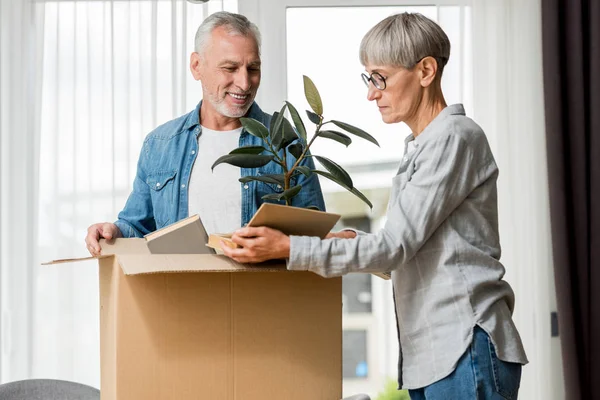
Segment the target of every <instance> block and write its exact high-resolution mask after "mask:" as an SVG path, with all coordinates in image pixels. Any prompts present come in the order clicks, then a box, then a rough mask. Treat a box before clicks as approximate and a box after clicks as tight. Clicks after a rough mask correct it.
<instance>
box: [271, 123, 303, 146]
mask: <svg viewBox="0 0 600 400" xmlns="http://www.w3.org/2000/svg"><path fill="white" fill-rule="evenodd" d="M281 127H282V132H283V134H282V135H281V142H273V145H274V146H276V149H277V150H281V149H283V148H285V147H287V146H288V145H289V144H290V143H292V142H293V141H294V140H298V135H297V134H296V131H295V130H294V127H293V126H292V124H290V121H288V119H287V118H285V117H283V119H282V121H281Z"/></svg>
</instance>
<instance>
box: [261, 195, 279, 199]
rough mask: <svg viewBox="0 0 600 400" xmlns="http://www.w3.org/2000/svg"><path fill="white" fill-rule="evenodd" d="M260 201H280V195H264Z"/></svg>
mask: <svg viewBox="0 0 600 400" xmlns="http://www.w3.org/2000/svg"><path fill="white" fill-rule="evenodd" d="M261 199H263V200H281V193H270V194H265V195H264V196H263V197H261Z"/></svg>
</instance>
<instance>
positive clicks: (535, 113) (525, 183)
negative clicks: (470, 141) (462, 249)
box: [472, 0, 564, 399]
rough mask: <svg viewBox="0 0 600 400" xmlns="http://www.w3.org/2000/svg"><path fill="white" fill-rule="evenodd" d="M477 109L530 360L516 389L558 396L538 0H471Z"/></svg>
mask: <svg viewBox="0 0 600 400" xmlns="http://www.w3.org/2000/svg"><path fill="white" fill-rule="evenodd" d="M472 20H473V32H474V35H473V87H474V89H475V90H474V116H475V120H476V121H477V122H478V123H480V124H481V126H482V127H483V129H484V130H485V132H486V134H487V135H488V138H489V139H490V143H491V146H492V150H493V151H494V155H495V157H496V161H497V163H498V165H499V168H500V177H499V181H498V193H499V199H498V200H499V223H500V239H501V244H502V261H503V263H504V265H505V266H506V269H507V274H506V279H507V280H508V281H509V282H510V283H511V285H512V286H513V289H514V290H515V293H516V296H517V298H516V310H515V315H514V318H515V321H516V324H517V326H518V328H519V330H520V332H521V336H522V338H523V342H524V344H525V348H526V350H527V355H528V356H529V361H530V365H528V366H527V367H525V368H524V370H523V380H522V387H521V392H520V397H522V398H525V399H563V398H564V386H563V383H562V373H561V358H560V348H559V341H558V339H557V338H551V333H550V326H551V325H550V312H551V311H555V310H556V296H555V293H554V284H553V282H554V280H553V279H554V278H553V264H552V253H551V251H552V247H551V246H552V244H551V238H550V212H549V197H548V172H547V166H546V141H545V125H544V99H543V82H542V37H541V5H540V0H532V1H521V0H476V1H473V18H472Z"/></svg>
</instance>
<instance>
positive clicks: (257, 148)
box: [229, 146, 267, 154]
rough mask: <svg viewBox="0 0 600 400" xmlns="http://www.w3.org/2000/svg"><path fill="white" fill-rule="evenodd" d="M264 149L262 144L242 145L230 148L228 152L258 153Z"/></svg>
mask: <svg viewBox="0 0 600 400" xmlns="http://www.w3.org/2000/svg"><path fill="white" fill-rule="evenodd" d="M265 150H267V149H265V148H264V147H262V146H243V147H238V148H237V149H234V150H231V151H230V152H229V154H260V153H262V152H263V151H265Z"/></svg>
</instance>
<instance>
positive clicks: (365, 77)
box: [360, 72, 387, 90]
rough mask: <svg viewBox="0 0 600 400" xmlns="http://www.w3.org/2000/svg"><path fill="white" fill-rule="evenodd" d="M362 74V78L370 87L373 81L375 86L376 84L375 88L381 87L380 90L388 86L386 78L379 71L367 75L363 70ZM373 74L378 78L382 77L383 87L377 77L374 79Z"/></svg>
mask: <svg viewBox="0 0 600 400" xmlns="http://www.w3.org/2000/svg"><path fill="white" fill-rule="evenodd" d="M360 76H361V77H362V80H363V82H364V83H365V85H366V86H367V87H369V82H372V83H373V86H375V88H376V89H379V90H384V89H385V88H386V87H387V83H386V82H385V78H384V77H383V76H382V75H381V74H380V73H379V72H372V73H371V75H367V74H365V73H364V72H363V73H361V74H360ZM373 76H375V78H376V79H377V77H379V79H381V81H382V82H383V87H379V86H380V85H379V83H378V82H377V80H376V79H373Z"/></svg>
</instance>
